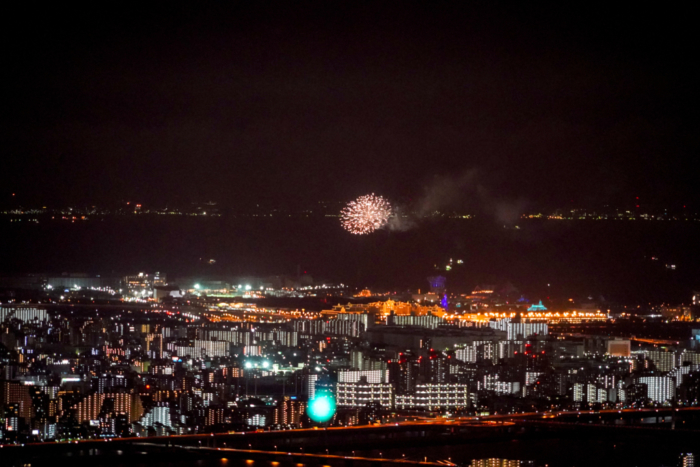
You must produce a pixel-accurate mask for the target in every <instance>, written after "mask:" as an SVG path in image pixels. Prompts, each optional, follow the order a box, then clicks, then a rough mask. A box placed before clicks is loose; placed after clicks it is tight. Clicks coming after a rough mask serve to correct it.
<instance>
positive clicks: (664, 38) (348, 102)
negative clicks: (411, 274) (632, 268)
mask: <svg viewBox="0 0 700 467" xmlns="http://www.w3.org/2000/svg"><path fill="white" fill-rule="evenodd" d="M12 3H13V4H14V5H12V6H8V5H4V6H3V7H2V18H3V26H2V31H3V33H2V34H3V52H4V53H3V59H2V60H3V67H2V68H3V78H4V79H3V82H4V83H3V86H2V102H3V104H2V109H3V112H2V115H3V122H2V129H1V130H0V142H1V144H2V152H3V155H2V162H3V164H2V167H3V184H2V185H3V186H2V189H1V190H0V192H1V193H2V197H3V199H5V200H6V199H8V197H9V196H10V194H11V193H12V192H16V193H17V197H16V198H15V199H16V200H18V201H20V202H23V203H27V204H30V203H43V204H50V203H55V204H59V203H65V202H78V203H96V202H107V201H115V200H120V199H131V200H134V201H137V202H143V203H162V202H169V201H179V202H185V201H191V200H200V201H201V200H206V199H213V200H217V201H220V202H222V203H229V204H231V203H251V202H256V201H259V202H268V203H271V204H274V203H284V202H289V201H290V200H292V201H298V202H300V203H304V202H310V201H315V200H320V199H333V200H343V199H347V198H350V197H355V196H358V195H361V194H364V193H366V192H376V193H381V194H384V195H386V196H389V197H391V198H401V199H413V198H416V197H419V196H421V193H423V191H424V190H425V187H426V186H428V185H430V184H431V183H434V182H433V180H435V179H436V178H437V179H438V180H444V179H445V177H447V178H450V177H460V176H462V174H464V173H471V174H473V173H476V174H477V175H476V178H477V179H478V180H479V183H480V184H483V185H484V186H486V187H488V190H489V191H490V192H491V193H494V194H497V195H498V196H502V197H506V198H513V199H516V198H517V199H526V200H528V201H531V202H534V203H547V204H553V205H563V204H564V203H566V202H570V200H572V199H573V200H575V201H576V202H577V203H581V204H586V203H603V202H615V203H617V202H620V203H622V202H630V200H631V199H632V198H633V197H634V196H640V197H642V200H643V202H648V203H653V202H659V203H661V202H663V203H671V204H674V205H678V204H690V205H694V206H697V205H698V203H699V202H700V195H699V191H700V190H698V175H697V174H698V172H697V169H696V171H693V170H692V169H691V164H692V161H693V160H695V159H696V158H697V156H698V149H699V146H700V141H699V137H698V135H699V133H698V123H699V121H700V118H699V116H698V108H700V107H699V104H700V102H699V101H700V99H699V98H698V83H700V79H699V78H700V76H699V73H698V71H697V70H698V67H697V63H696V62H697V58H698V56H699V54H698V45H699V44H700V40H699V39H698V37H697V27H696V24H695V19H694V15H693V14H692V12H691V11H690V10H689V9H685V8H683V7H681V6H678V5H672V4H668V3H666V4H656V5H655V6H654V8H653V9H652V8H649V9H644V8H647V7H643V6H641V4H639V3H637V4H635V5H634V7H633V8H628V9H622V8H620V9H616V10H615V9H610V8H611V7H610V5H605V4H600V5H598V6H595V5H592V4H590V3H589V2H580V3H579V5H578V6H572V5H569V3H571V2H560V3H564V4H566V5H558V6H553V5H549V6H547V5H544V4H543V3H540V4H539V5H537V6H532V5H530V6H524V5H520V6H514V5H505V4H500V3H497V2H490V1H489V2H467V3H468V6H465V5H464V4H462V3H463V2H449V3H443V4H441V3H438V2H432V1H431V2H421V3H418V2H402V3H394V2H355V1H353V2H332V1H329V2H318V3H309V2H283V3H270V2H253V1H249V2H221V3H222V4H224V5H225V6H222V5H219V4H215V3H208V2H184V1H181V2H140V3H142V4H141V5H139V4H134V5H133V6H128V5H127V4H125V3H124V2H93V3H92V4H91V5H90V6H87V7H85V6H84V5H81V6H80V7H77V6H71V5H68V6H66V4H65V3H63V4H61V5H60V6H59V5H58V4H56V5H55V6H50V7H48V8H47V7H46V6H45V5H44V4H42V3H39V2H12ZM20 3H21V5H19V4H20ZM512 3H516V2H512ZM520 3H525V2H520ZM143 4H148V5H147V6H144V5H143ZM456 4H460V6H456ZM378 5H380V6H378Z"/></svg>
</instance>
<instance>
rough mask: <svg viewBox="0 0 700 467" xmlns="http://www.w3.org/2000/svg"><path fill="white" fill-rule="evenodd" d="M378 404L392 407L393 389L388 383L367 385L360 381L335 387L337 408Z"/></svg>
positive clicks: (339, 383) (364, 381)
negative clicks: (371, 403)
mask: <svg viewBox="0 0 700 467" xmlns="http://www.w3.org/2000/svg"><path fill="white" fill-rule="evenodd" d="M370 402H379V404H380V405H381V406H382V407H393V406H394V387H393V386H392V385H391V384H389V383H368V382H367V380H366V379H364V378H363V379H361V380H360V381H358V382H356V383H341V382H340V381H339V382H338V384H337V386H336V403H337V404H338V407H358V408H360V407H364V406H365V405H366V404H367V403H370Z"/></svg>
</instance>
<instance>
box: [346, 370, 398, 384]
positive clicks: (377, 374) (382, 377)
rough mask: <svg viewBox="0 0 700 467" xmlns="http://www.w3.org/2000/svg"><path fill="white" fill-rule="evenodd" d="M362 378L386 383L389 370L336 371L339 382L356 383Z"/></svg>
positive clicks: (372, 381)
mask: <svg viewBox="0 0 700 467" xmlns="http://www.w3.org/2000/svg"><path fill="white" fill-rule="evenodd" d="M362 378H365V379H366V380H367V382H368V383H372V384H374V383H388V382H389V372H388V371H387V370H364V371H338V382H339V383H357V382H359V381H360V380H361V379H362Z"/></svg>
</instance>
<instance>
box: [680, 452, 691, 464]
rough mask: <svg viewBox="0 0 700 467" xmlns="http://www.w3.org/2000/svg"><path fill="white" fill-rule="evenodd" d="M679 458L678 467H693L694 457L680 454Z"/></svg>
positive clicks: (689, 454)
mask: <svg viewBox="0 0 700 467" xmlns="http://www.w3.org/2000/svg"><path fill="white" fill-rule="evenodd" d="M680 458H681V459H680V464H679V465H680V467H695V456H694V455H693V454H691V453H688V454H681V456H680Z"/></svg>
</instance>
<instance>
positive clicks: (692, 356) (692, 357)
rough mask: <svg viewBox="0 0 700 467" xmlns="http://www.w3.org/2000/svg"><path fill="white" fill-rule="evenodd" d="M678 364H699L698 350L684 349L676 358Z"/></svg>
mask: <svg viewBox="0 0 700 467" xmlns="http://www.w3.org/2000/svg"><path fill="white" fill-rule="evenodd" d="M678 360H679V361H680V364H681V365H683V364H684V363H690V364H693V365H700V352H694V351H692V350H684V351H683V352H682V353H681V354H680V357H679V359H678Z"/></svg>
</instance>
